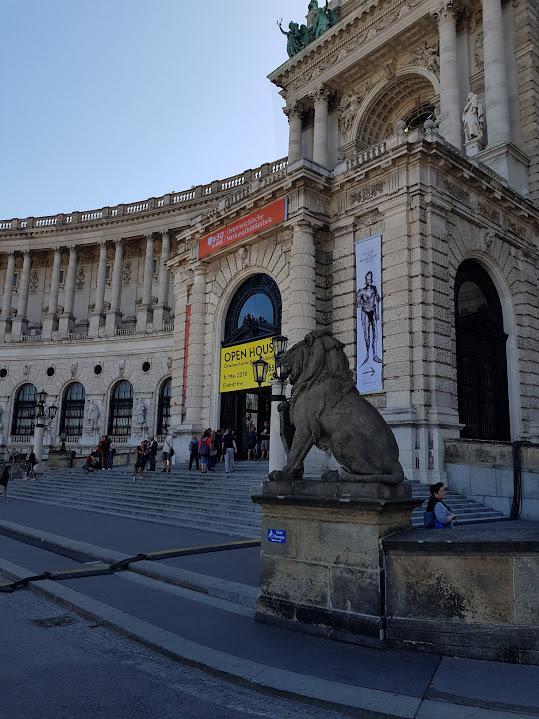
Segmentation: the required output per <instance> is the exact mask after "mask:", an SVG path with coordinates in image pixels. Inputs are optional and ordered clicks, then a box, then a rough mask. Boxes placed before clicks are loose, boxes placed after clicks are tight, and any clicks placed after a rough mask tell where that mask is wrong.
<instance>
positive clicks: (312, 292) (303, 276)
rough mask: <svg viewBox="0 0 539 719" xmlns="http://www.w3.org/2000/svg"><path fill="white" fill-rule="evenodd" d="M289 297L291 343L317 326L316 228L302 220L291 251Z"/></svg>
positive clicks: (284, 306) (287, 324)
mask: <svg viewBox="0 0 539 719" xmlns="http://www.w3.org/2000/svg"><path fill="white" fill-rule="evenodd" d="M289 286H290V290H289V300H288V302H287V303H286V304H284V305H283V308H286V309H285V312H287V313H288V317H287V318H286V326H287V328H288V329H287V333H288V346H289V347H291V346H292V345H294V344H296V342H300V341H301V340H302V339H303V338H304V337H305V335H306V334H308V333H309V332H312V331H313V330H315V329H316V261H315V247H314V228H313V226H312V225H311V223H310V222H308V221H306V220H299V221H298V222H297V223H296V225H295V226H294V237H293V240H292V250H291V252H290V284H289Z"/></svg>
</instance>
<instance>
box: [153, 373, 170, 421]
mask: <svg viewBox="0 0 539 719" xmlns="http://www.w3.org/2000/svg"><path fill="white" fill-rule="evenodd" d="M171 388H172V380H171V379H170V378H169V379H166V380H165V381H164V382H163V384H162V385H161V389H160V390H159V403H158V405H157V431H156V434H166V433H167V430H168V428H169V427H170V391H171Z"/></svg>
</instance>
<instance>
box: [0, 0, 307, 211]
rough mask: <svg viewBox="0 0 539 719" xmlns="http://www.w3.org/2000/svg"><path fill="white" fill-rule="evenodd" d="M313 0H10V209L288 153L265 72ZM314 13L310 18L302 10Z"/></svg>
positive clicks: (4, 63)
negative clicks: (287, 29)
mask: <svg viewBox="0 0 539 719" xmlns="http://www.w3.org/2000/svg"><path fill="white" fill-rule="evenodd" d="M307 5H308V2H307V0H228V1H226V2H225V1H220V0H190V1H188V0H0V27H1V28H2V43H1V45H0V87H1V96H2V106H1V109H0V143H1V147H0V152H1V155H0V157H1V163H2V164H1V169H0V177H1V180H0V219H8V218H11V217H26V216H30V215H33V216H36V217H37V216H40V215H47V214H54V213H56V212H64V211H65V212H70V211H72V210H74V209H77V210H86V209H92V208H94V207H102V206H104V205H114V204H117V203H120V202H129V201H134V200H140V199H144V198H146V197H151V196H158V195H161V194H164V193H166V192H170V191H172V190H183V189H185V188H188V187H190V186H191V185H196V184H199V183H205V182H209V181H211V180H214V179H220V178H223V177H228V176H230V175H233V174H235V173H237V172H240V171H242V170H244V169H247V168H249V167H256V166H258V165H260V164H262V163H263V162H267V161H270V160H273V159H276V158H277V157H281V156H282V155H285V154H286V152H287V122H286V118H285V116H284V115H283V113H282V111H281V107H282V105H283V101H282V98H281V97H280V96H279V94H278V88H276V87H275V86H274V85H273V84H272V83H270V82H269V80H267V79H266V75H267V74H268V73H269V72H271V71H272V70H274V69H275V68H276V67H278V66H279V65H280V64H281V63H282V62H284V61H285V60H286V58H287V55H286V38H285V37H284V36H283V35H281V34H280V32H279V30H278V28H277V27H276V25H275V22H276V21H277V20H279V19H280V18H281V17H283V18H284V21H285V23H286V24H288V21H289V20H290V19H296V20H302V19H303V18H304V16H305V14H306V10H307ZM303 21H304V20H303Z"/></svg>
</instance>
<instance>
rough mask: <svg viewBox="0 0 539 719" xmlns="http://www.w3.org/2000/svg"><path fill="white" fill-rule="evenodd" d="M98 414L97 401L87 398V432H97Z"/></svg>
mask: <svg viewBox="0 0 539 719" xmlns="http://www.w3.org/2000/svg"><path fill="white" fill-rule="evenodd" d="M100 414H101V413H100V411H99V407H98V406H97V403H96V402H94V400H93V399H89V400H88V404H87V406H86V427H87V429H88V430H89V434H95V433H96V432H97V429H98V424H99V415H100Z"/></svg>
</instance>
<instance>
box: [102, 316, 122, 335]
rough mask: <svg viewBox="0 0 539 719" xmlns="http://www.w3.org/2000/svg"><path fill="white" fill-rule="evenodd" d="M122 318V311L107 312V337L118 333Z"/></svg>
mask: <svg viewBox="0 0 539 719" xmlns="http://www.w3.org/2000/svg"><path fill="white" fill-rule="evenodd" d="M121 319H122V315H121V314H120V312H116V311H115V310H109V311H108V312H107V313H106V320H105V336H106V337H114V336H115V335H116V328H117V327H118V325H119V324H120V322H121Z"/></svg>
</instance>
